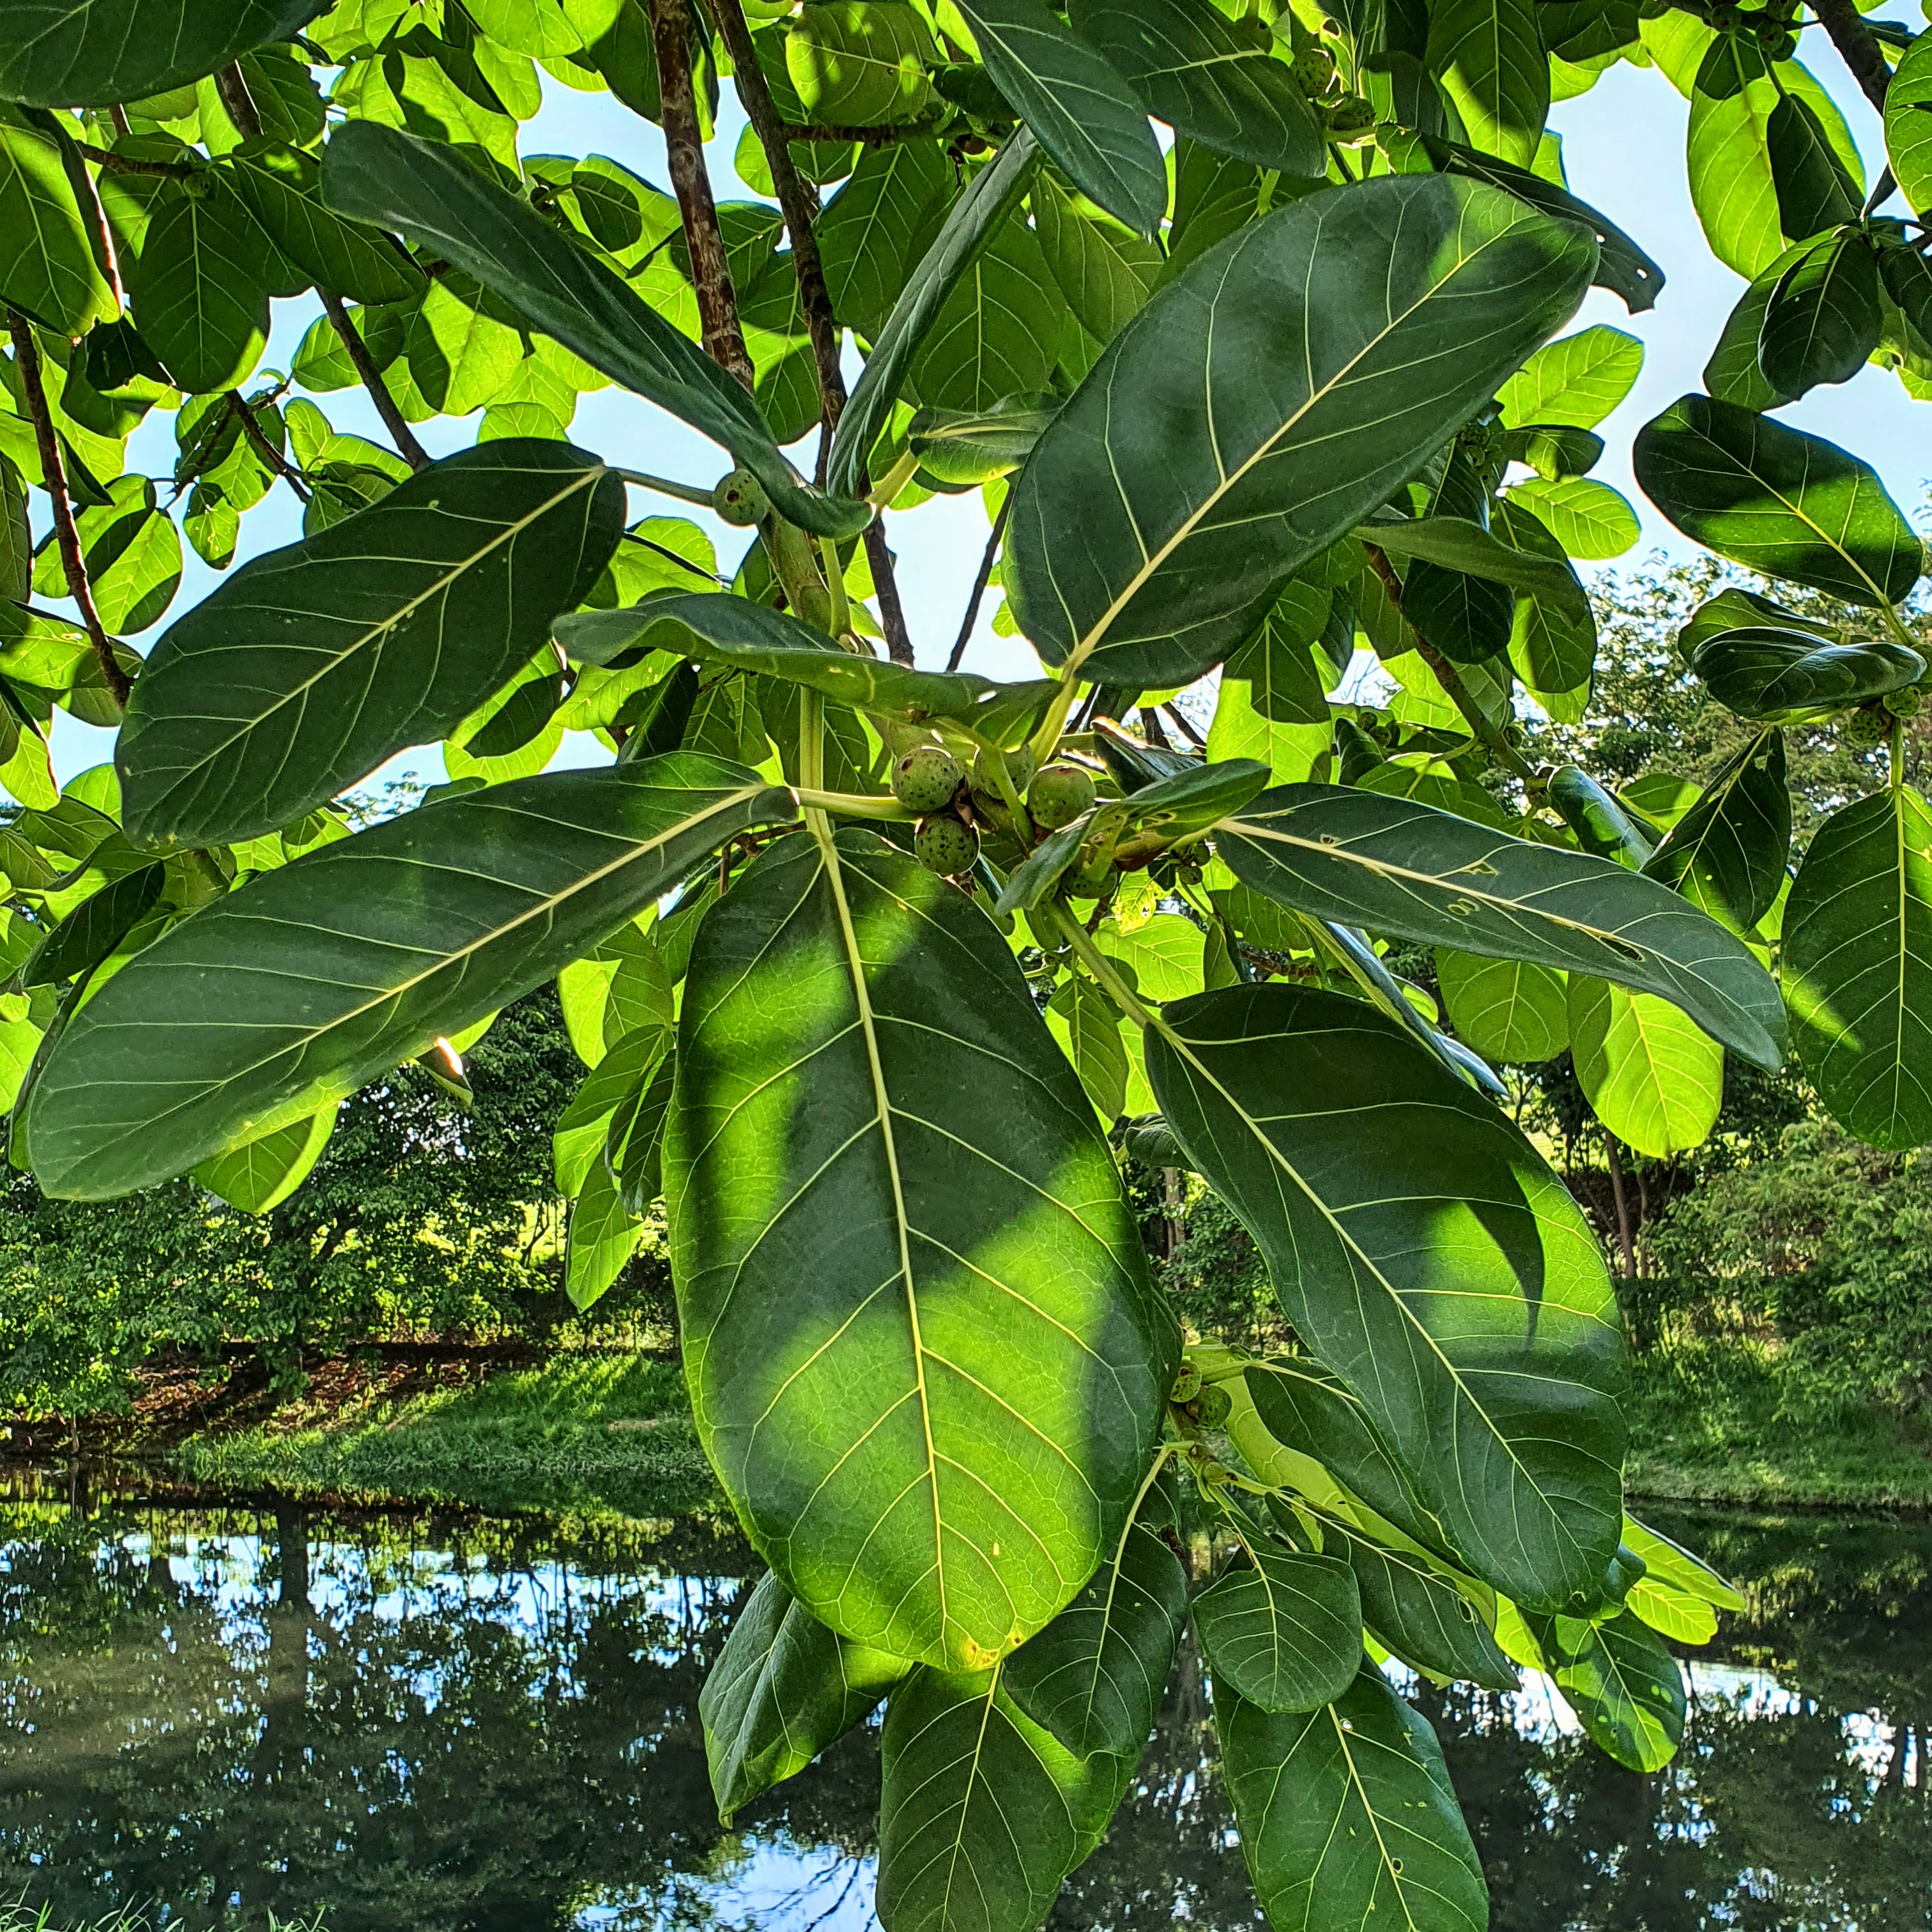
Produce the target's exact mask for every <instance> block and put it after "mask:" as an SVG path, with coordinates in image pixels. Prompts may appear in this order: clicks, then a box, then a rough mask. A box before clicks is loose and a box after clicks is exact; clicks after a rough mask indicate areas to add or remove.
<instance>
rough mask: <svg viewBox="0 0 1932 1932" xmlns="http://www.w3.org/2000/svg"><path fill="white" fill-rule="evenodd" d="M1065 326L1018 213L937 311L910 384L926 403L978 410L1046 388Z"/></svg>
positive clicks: (1054, 289)
mask: <svg viewBox="0 0 1932 1932" xmlns="http://www.w3.org/2000/svg"><path fill="white" fill-rule="evenodd" d="M1066 324H1067V305H1066V303H1065V302H1064V299H1062V297H1061V293H1060V287H1059V284H1058V283H1056V282H1055V281H1054V279H1053V278H1052V275H1049V273H1048V272H1047V266H1046V258H1045V257H1044V256H1043V255H1042V254H1041V253H1040V244H1039V242H1037V240H1035V239H1034V233H1033V230H1032V229H1030V228H1029V227H1028V226H1027V225H1026V223H1025V220H1024V218H1023V217H1022V215H1021V214H1020V212H1019V210H1018V209H1017V208H1016V209H1015V210H1014V211H1013V212H1012V213H1011V214H1009V215H1008V216H1007V219H1006V220H1005V221H1004V223H1001V226H999V227H998V229H996V230H995V232H994V233H993V234H992V236H991V238H990V239H989V240H988V242H987V243H986V247H985V248H983V250H982V251H980V254H979V255H978V256H977V257H976V258H975V259H974V261H973V263H972V264H971V266H969V267H968V269H967V270H966V272H965V274H964V275H962V276H961V277H960V278H959V282H958V284H956V287H954V289H953V292H952V293H951V294H950V295H949V296H947V299H946V300H945V302H944V303H943V304H942V305H941V308H940V310H939V312H938V314H936V315H935V317H933V318H932V323H931V326H929V328H928V329H927V330H926V334H925V336H924V338H922V341H920V344H919V350H918V353H916V355H915V356H913V359H912V362H911V365H910V369H909V370H908V371H907V374H908V377H909V380H910V383H911V386H912V387H913V390H914V391H915V392H916V394H917V395H918V396H919V398H920V400H921V401H924V402H927V403H930V404H934V405H935V407H938V408H941V409H946V410H974V411H978V410H989V409H991V408H992V407H993V406H994V405H995V404H996V403H998V402H1000V401H1002V400H1003V399H1004V398H1007V397H1009V396H1019V395H1035V394H1037V392H1040V391H1041V390H1043V389H1045V387H1046V384H1047V383H1048V382H1049V380H1051V378H1052V374H1053V370H1054V365H1055V362H1057V361H1058V358H1059V355H1060V344H1061V336H1062V335H1063V333H1064V330H1065V328H1066Z"/></svg>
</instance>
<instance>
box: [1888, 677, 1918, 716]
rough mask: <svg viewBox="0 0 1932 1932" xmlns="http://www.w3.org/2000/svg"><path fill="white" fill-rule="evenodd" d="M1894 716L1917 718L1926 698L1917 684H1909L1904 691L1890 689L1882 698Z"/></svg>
mask: <svg viewBox="0 0 1932 1932" xmlns="http://www.w3.org/2000/svg"><path fill="white" fill-rule="evenodd" d="M1879 701H1880V702H1881V703H1882V704H1883V705H1884V706H1885V709H1886V710H1888V711H1889V712H1891V715H1893V717H1894V718H1915V717H1916V716H1917V715H1918V707H1919V706H1920V705H1921V704H1922V703H1924V697H1923V695H1922V694H1921V692H1920V691H1919V688H1918V685H1915V684H1908V685H1906V687H1905V688H1904V689H1903V691H1887V692H1886V693H1885V696H1884V697H1883V698H1882V699H1881V700H1879Z"/></svg>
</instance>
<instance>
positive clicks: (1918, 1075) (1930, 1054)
mask: <svg viewBox="0 0 1932 1932" xmlns="http://www.w3.org/2000/svg"><path fill="white" fill-rule="evenodd" d="M1781 970H1782V972H1783V974H1784V997H1785V998H1786V1000H1787V1001H1788V1002H1789V1003H1790V1007H1791V1017H1792V1019H1793V1023H1794V1026H1795V1030H1796V1034H1797V1039H1798V1051H1799V1055H1800V1057H1801V1058H1802V1059H1803V1061H1804V1062H1805V1071H1806V1072H1807V1073H1809V1074H1810V1075H1811V1078H1812V1079H1814V1081H1815V1082H1817V1086H1818V1091H1819V1094H1820V1096H1821V1097H1823V1100H1824V1103H1825V1104H1826V1106H1828V1107H1829V1108H1830V1109H1831V1110H1832V1114H1833V1115H1834V1117H1835V1118H1836V1119H1837V1121H1838V1124H1839V1125H1840V1126H1841V1127H1843V1128H1844V1129H1845V1130H1846V1131H1847V1132H1848V1133H1853V1134H1855V1135H1856V1136H1858V1139H1860V1140H1861V1141H1864V1142H1868V1143H1869V1144H1870V1145H1872V1146H1873V1147H1877V1148H1888V1149H1891V1150H1895V1151H1903V1150H1904V1149H1905V1148H1914V1147H1919V1146H1922V1145H1924V1143H1925V1142H1927V1141H1928V1140H1932V810H1928V809H1927V806H1926V803H1925V801H1924V799H1922V798H1921V796H1919V795H1918V793H1917V792H1915V790H1912V788H1911V787H1909V786H1906V787H1901V788H1900V789H1899V790H1896V791H1882V792H1879V793H1876V794H1875V795H1874V796H1872V797H1870V798H1861V799H1858V801H1857V802H1855V803H1854V804H1852V805H1846V807H1845V808H1843V810H1842V811H1835V812H1834V813H1833V814H1832V816H1831V817H1829V818H1828V819H1827V820H1826V821H1825V823H1824V824H1823V826H1820V828H1819V830H1818V832H1817V836H1816V837H1814V838H1813V840H1812V841H1811V845H1810V847H1809V848H1808V850H1806V852H1805V862H1804V864H1803V865H1802V866H1800V867H1799V872H1798V878H1797V882H1796V883H1795V884H1794V885H1793V886H1792V888H1791V898H1790V901H1789V902H1788V903H1787V905H1786V907H1785V909H1784V947H1783V953H1782V956H1781Z"/></svg>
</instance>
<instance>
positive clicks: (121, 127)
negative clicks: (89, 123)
mask: <svg viewBox="0 0 1932 1932" xmlns="http://www.w3.org/2000/svg"><path fill="white" fill-rule="evenodd" d="M107 118H109V119H110V121H113V123H114V131H115V133H117V134H121V135H127V134H131V133H133V131H134V130H133V127H132V126H131V125H130V123H129V121H128V119H127V109H126V108H124V107H122V106H121V104H120V103H119V102H118V101H115V103H114V104H113V105H112V106H111V107H109V109H108V110H107Z"/></svg>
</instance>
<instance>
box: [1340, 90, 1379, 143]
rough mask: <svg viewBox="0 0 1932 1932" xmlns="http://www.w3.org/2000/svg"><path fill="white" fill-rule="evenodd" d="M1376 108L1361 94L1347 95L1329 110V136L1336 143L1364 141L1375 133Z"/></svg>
mask: <svg viewBox="0 0 1932 1932" xmlns="http://www.w3.org/2000/svg"><path fill="white" fill-rule="evenodd" d="M1375 127H1376V107H1375V103H1374V102H1373V101H1365V100H1364V99H1363V98H1362V97H1361V95H1359V94H1345V95H1343V97H1342V98H1341V99H1340V101H1337V102H1336V103H1335V104H1334V107H1331V108H1330V109H1329V110H1328V136H1329V139H1331V140H1334V141H1363V140H1366V139H1367V138H1368V136H1370V135H1371V134H1373V133H1374V132H1375Z"/></svg>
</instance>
